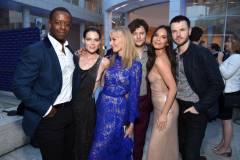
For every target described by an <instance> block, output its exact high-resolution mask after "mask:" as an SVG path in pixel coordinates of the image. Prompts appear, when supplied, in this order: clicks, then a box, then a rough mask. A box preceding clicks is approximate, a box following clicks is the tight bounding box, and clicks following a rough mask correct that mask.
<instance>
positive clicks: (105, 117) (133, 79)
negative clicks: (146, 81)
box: [89, 56, 142, 160]
mask: <svg viewBox="0 0 240 160" xmlns="http://www.w3.org/2000/svg"><path fill="white" fill-rule="evenodd" d="M141 68H142V67H141V63H140V62H138V61H133V64H132V66H131V67H130V68H125V69H124V68H122V65H121V58H120V57H119V56H117V57H116V61H115V64H114V65H112V66H111V67H109V69H108V70H107V72H106V75H105V77H104V79H105V84H104V86H103V90H102V91H101V93H100V95H99V98H98V100H97V106H96V109H97V122H96V128H95V135H94V140H93V144H92V148H91V151H90V155H89V159H90V160H130V159H131V150H132V147H133V143H132V140H131V139H130V138H124V129H123V126H124V125H125V124H128V123H130V122H134V120H135V118H136V117H137V116H138V110H137V106H138V96H139V92H140V85H141V76H142V69H141Z"/></svg>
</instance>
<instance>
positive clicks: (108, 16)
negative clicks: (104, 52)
mask: <svg viewBox="0 0 240 160" xmlns="http://www.w3.org/2000/svg"><path fill="white" fill-rule="evenodd" d="M103 12H104V15H103V23H104V45H105V46H106V47H107V49H109V48H110V38H109V36H110V31H111V30H112V12H111V11H110V12H108V11H105V10H104V11H103Z"/></svg>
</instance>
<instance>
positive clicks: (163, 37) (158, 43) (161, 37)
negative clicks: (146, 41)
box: [152, 28, 169, 50]
mask: <svg viewBox="0 0 240 160" xmlns="http://www.w3.org/2000/svg"><path fill="white" fill-rule="evenodd" d="M152 45H153V47H154V48H155V49H156V50H161V49H165V48H166V47H167V46H168V45H169V44H168V35H167V31H166V29H165V28H159V29H158V30H157V31H156V32H155V34H154V35H153V38H152Z"/></svg>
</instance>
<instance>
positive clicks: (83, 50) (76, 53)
mask: <svg viewBox="0 0 240 160" xmlns="http://www.w3.org/2000/svg"><path fill="white" fill-rule="evenodd" d="M86 52H87V50H86V49H85V48H80V49H78V50H77V51H75V53H74V54H75V55H77V56H81V55H83V54H85V53H86Z"/></svg>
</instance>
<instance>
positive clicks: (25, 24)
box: [22, 7, 31, 28]
mask: <svg viewBox="0 0 240 160" xmlns="http://www.w3.org/2000/svg"><path fill="white" fill-rule="evenodd" d="M22 15H23V28H27V27H30V26H31V22H30V9H29V8H26V7H24V8H23V10H22Z"/></svg>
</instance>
